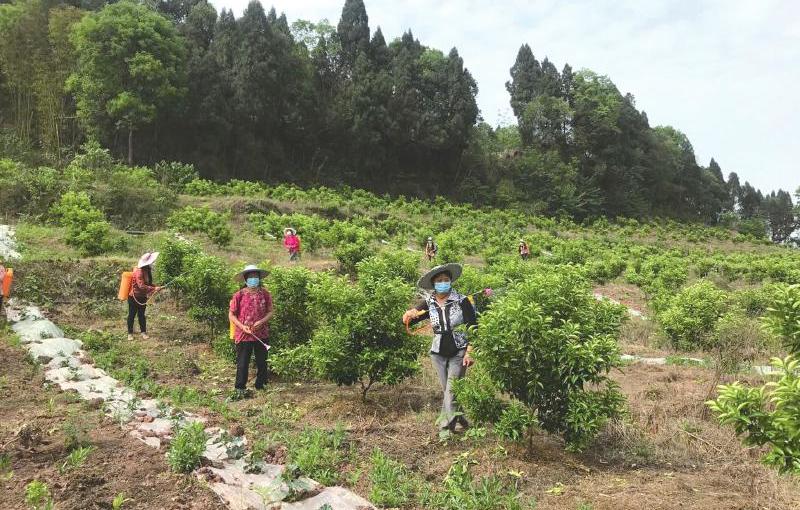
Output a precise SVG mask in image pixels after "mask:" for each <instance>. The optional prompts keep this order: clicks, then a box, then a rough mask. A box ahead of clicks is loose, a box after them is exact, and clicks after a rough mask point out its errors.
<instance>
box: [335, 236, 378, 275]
mask: <svg viewBox="0 0 800 510" xmlns="http://www.w3.org/2000/svg"><path fill="white" fill-rule="evenodd" d="M369 255H370V246H369V243H367V242H366V241H364V240H358V241H355V242H350V243H342V244H340V245H339V246H338V247H337V248H336V250H334V252H333V256H334V257H336V261H337V262H339V270H340V271H341V272H342V273H344V274H351V275H354V274H355V273H356V266H357V265H358V263H359V262H361V261H362V260H364V259H365V258H367V257H369Z"/></svg>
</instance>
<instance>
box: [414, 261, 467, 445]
mask: <svg viewBox="0 0 800 510" xmlns="http://www.w3.org/2000/svg"><path fill="white" fill-rule="evenodd" d="M459 276H461V266H460V265H459V264H444V265H441V266H436V267H434V268H433V269H431V270H430V271H428V272H427V273H425V274H424V275H423V276H422V278H420V279H419V281H418V282H417V286H419V287H420V288H422V289H424V290H426V291H431V292H430V295H429V296H428V298H427V299H425V301H423V302H422V303H420V304H419V305H418V306H416V307H415V308H412V309H410V310H408V311H406V312H405V313H404V314H403V322H405V323H406V324H407V325H410V324H413V323H416V322H420V321H422V320H425V319H430V321H431V327H432V329H433V342H432V343H431V348H430V355H431V362H432V363H433V367H434V368H435V369H436V372H437V373H438V375H439V382H440V383H441V385H442V391H443V393H444V395H443V398H442V412H441V414H440V417H439V419H438V421H437V425H438V426H439V427H440V429H441V431H442V432H444V433H448V432H453V431H454V430H455V427H456V424H461V426H462V427H464V428H466V427H468V426H469V424H468V423H467V420H466V419H465V418H464V415H463V414H462V413H461V412H460V408H459V406H458V403H457V402H456V401H455V398H454V397H453V390H452V381H453V379H460V378H461V377H464V374H465V372H466V369H467V367H469V366H470V365H472V358H471V356H470V354H469V353H470V351H471V350H472V348H471V347H470V345H469V342H468V339H467V334H466V333H465V332H463V331H455V328H456V327H458V326H460V325H462V324H463V325H465V326H467V327H471V326H475V325H476V324H477V319H476V315H475V307H473V306H472V302H470V300H469V298H467V297H466V296H464V295H462V294H459V293H458V292H457V291H456V290H455V289H453V287H452V284H453V282H455V281H456V280H457V279H458V277H459Z"/></svg>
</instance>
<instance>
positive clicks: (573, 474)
mask: <svg viewBox="0 0 800 510" xmlns="http://www.w3.org/2000/svg"><path fill="white" fill-rule="evenodd" d="M243 201H245V199H243V198H241V197H239V198H236V197H227V198H219V197H215V198H211V199H205V198H194V197H182V198H181V203H182V204H184V205H185V204H193V205H200V204H206V205H209V206H210V207H212V208H215V209H217V210H229V209H233V210H234V211H236V210H238V209H240V208H241V207H242V202H243ZM269 206H270V207H275V208H278V209H280V210H281V211H290V210H295V211H300V212H309V211H311V210H312V208H313V205H312V204H297V203H279V202H274V203H270V204H269ZM348 212H349V213H352V212H354V211H348ZM417 221H422V220H421V219H417ZM232 229H233V232H234V239H233V242H232V244H231V246H230V247H228V248H226V249H219V248H217V247H215V246H213V245H212V244H211V243H210V242H209V241H208V240H207V239H206V238H204V236H202V235H198V236H189V237H192V238H193V239H195V240H196V241H198V242H199V243H200V244H201V245H202V246H203V248H204V249H205V250H206V251H207V252H209V253H213V254H215V255H218V256H220V257H223V258H224V259H226V260H228V261H229V262H231V263H232V264H237V265H238V264H242V263H244V262H249V261H264V260H271V261H273V262H274V263H276V264H286V263H287V262H286V256H285V253H284V252H283V250H282V248H281V246H280V244H279V242H278V241H267V240H263V239H260V238H259V237H258V236H256V235H255V234H254V233H253V232H252V231H251V230H250V229H249V227H248V224H247V222H246V220H245V218H244V217H243V216H241V215H238V214H234V217H233V220H232ZM18 234H19V237H20V241H21V242H22V248H23V251H24V253H25V256H26V257H27V260H28V261H31V260H39V261H44V260H48V259H50V258H61V259H64V258H66V259H73V257H77V254H75V253H74V252H73V251H71V250H70V249H69V247H66V246H65V245H64V244H63V243H62V242H60V241H59V239H61V238H62V236H63V233H62V232H61V231H60V230H59V229H56V228H51V227H41V226H34V225H29V224H22V225H20V226H19V230H18ZM165 235H168V234H167V233H165V232H157V233H153V234H151V235H149V236H148V237H145V238H141V237H140V238H133V237H132V238H130V239H129V244H128V247H127V249H126V250H125V251H123V252H120V253H115V254H112V255H111V256H109V257H102V258H95V259H90V260H88V261H84V263H82V264H79V265H78V266H76V271H77V273H78V275H79V278H80V275H83V279H92V278H96V277H98V276H97V275H96V274H95V273H92V272H91V271H92V267H91V266H93V265H95V266H101V265H102V264H112V263H113V264H117V265H119V266H120V267H126V266H129V265H131V264H132V263H133V261H134V260H135V259H136V257H138V255H139V254H140V253H141V252H143V251H147V250H148V249H150V248H151V245H152V246H157V244H158V239H159V238H160V237H163V236H165ZM561 235H562V236H565V237H566V236H570V237H571V236H574V237H576V238H578V237H582V236H585V235H587V233H586V232H574V233H569V232H566V233H561ZM640 241H641V242H643V243H648V242H652V243H654V244H656V245H661V246H663V247H665V248H667V247H668V248H672V247H678V248H686V247H691V248H693V249H696V248H697V247H698V245H697V244H696V243H688V242H685V241H683V240H680V239H679V240H669V239H667V240H658V239H656V238H654V237H648V236H645V237H644V238H642V239H640ZM377 246H378V245H376V248H377ZM703 246H705V245H703ZM708 246H709V247H710V248H713V249H715V250H720V251H731V252H733V251H752V252H758V253H775V252H776V251H775V250H778V249H777V248H774V247H770V246H764V245H749V244H735V243H732V242H728V241H725V242H717V241H714V242H711V243H709V244H708ZM512 249H513V247H512ZM26 263H27V262H26ZM46 264H47V263H46V262H42V264H41V265H39V266H31V268H33V270H34V271H36V272H37V274H41V273H42V272H46V271H47V265H46ZM301 264H302V265H305V266H307V267H310V268H312V269H315V270H320V269H329V268H333V267H334V266H335V262H334V261H333V260H332V258H331V256H330V254H329V253H325V252H322V253H319V254H314V255H311V256H306V257H304V259H303V261H302V262H301ZM108 267H109V268H110V267H113V266H111V265H109V266H108ZM61 273H63V270H62V271H59V272H56V274H51V275H50V276H49V277H50V278H51V279H50V280H47V283H46V286H47V287H48V288H50V287H53V288H60V289H64V290H63V292H64V294H65V295H64V299H63V301H64V302H63V303H59V302H56V301H57V300H55V299H48V300H47V301H49V302H50V306H49V307H48V312H49V313H50V314H51V316H52V317H53V318H54V320H55V321H56V322H58V323H59V324H61V325H64V326H67V327H69V328H73V329H74V330H75V331H76V332H80V331H86V330H89V329H96V330H102V331H113V332H117V334H119V333H121V332H122V327H123V315H124V305H122V304H120V303H118V302H117V301H116V300H115V299H114V296H113V288H114V286H115V285H116V278H117V276H116V273H114V272H113V271H110V270H109V274H107V275H104V276H101V277H103V278H107V279H108V282H106V283H104V285H101V286H98V288H95V289H89V290H87V291H85V292H83V293H82V294H79V293H76V292H75V291H74V290H73V288H72V287H71V286H70V285H65V284H64V280H65V278H66V276H65V275H63V274H61ZM26 277H28V278H30V275H27V276H21V278H26ZM606 287H608V288H607V289H606V290H609V293H612V294H614V293H616V295H615V297H619V298H621V299H622V300H623V301H625V300H628V301H629V303H628V304H631V305H638V306H641V307H646V302H645V300H644V296H643V295H642V294H641V292H639V291H638V289H636V288H635V287H632V286H630V285H628V284H624V283H623V282H619V281H617V282H612V283H611V284H609V285H607V286H606ZM109 289H111V292H109ZM109 294H110V295H109ZM149 317H150V323H151V324H152V328H151V329H152V332H153V339H152V340H150V341H147V342H145V341H142V340H140V339H138V338H137V339H135V340H134V342H133V343H132V344H127V343H120V349H124V350H125V351H126V352H128V353H132V354H131V356H129V357H128V358H127V359H122V360H121V361H120V362H119V368H121V369H124V368H125V367H126V364H131V363H132V361H131V360H137V359H144V360H146V363H147V365H148V366H149V367H150V373H149V374H148V378H149V379H151V380H152V381H153V382H154V383H155V384H157V385H158V387H160V388H164V389H165V391H167V398H168V399H171V400H172V402H173V403H176V404H178V405H181V406H184V407H186V408H188V409H193V410H200V411H205V412H207V413H208V415H209V417H210V418H211V419H212V420H213V421H217V422H219V423H220V424H222V425H225V426H232V425H235V424H241V425H243V426H244V427H245V429H246V430H247V433H248V437H250V438H253V439H254V440H259V441H261V444H260V446H261V447H264V448H266V449H267V450H269V451H270V452H271V454H275V455H278V456H279V454H280V452H281V449H284V450H285V448H286V447H287V445H288V447H289V448H292V441H293V440H294V439H293V438H295V437H297V435H298V434H299V433H300V432H301V431H302V430H304V429H305V428H307V427H321V428H326V429H327V428H331V427H332V425H333V424H334V423H337V422H339V423H341V424H342V425H343V426H344V428H345V430H346V431H347V437H348V441H349V443H348V444H349V445H350V448H352V451H351V453H350V454H347V453H346V452H345V453H343V454H342V456H343V458H344V460H341V459H340V465H339V466H338V470H339V473H340V476H339V482H340V483H343V484H347V485H351V486H353V487H355V488H356V490H358V491H359V492H361V493H362V494H364V495H365V496H369V492H370V487H371V484H370V481H369V477H368V474H369V470H370V464H369V460H368V459H369V455H370V452H371V451H372V450H373V449H374V448H376V447H377V448H380V449H381V450H383V451H384V452H386V453H388V454H389V455H390V456H391V457H393V458H396V459H398V460H400V461H401V462H402V463H403V464H405V465H406V466H408V467H409V468H410V469H411V471H412V472H413V473H414V474H415V476H416V477H418V478H419V479H420V480H427V481H430V482H433V483H438V482H439V481H441V480H442V479H443V477H444V476H445V475H446V472H447V469H448V468H449V466H450V464H451V463H452V462H453V460H454V459H455V458H456V457H457V456H458V454H459V453H461V452H464V451H467V450H470V451H472V452H473V453H474V455H475V458H476V459H477V460H478V461H479V464H478V465H477V466H476V472H477V473H479V474H490V473H493V474H496V475H498V476H501V477H502V478H503V479H505V480H506V481H507V482H509V483H517V484H518V485H519V488H520V490H521V492H522V493H523V494H524V497H525V499H535V500H537V501H538V502H539V507H540V508H557V509H562V508H563V509H575V508H578V507H579V505H581V504H582V503H586V504H588V505H589V506H588V507H584V508H593V509H601V508H609V509H611V508H615V509H618V508H636V509H640V508H664V509H667V508H709V509H716V508H719V509H723V508H739V507H741V508H791V505H792V504H794V503H793V502H795V501H797V500H798V499H800V486H798V483H797V481H796V480H791V479H782V478H779V477H777V475H775V474H774V473H773V472H771V471H770V470H768V469H766V468H763V467H762V466H761V465H760V464H759V462H758V460H757V457H758V452H756V451H753V450H747V449H744V448H742V447H741V446H740V445H739V443H738V441H737V440H736V439H735V438H734V437H733V436H732V434H731V433H730V431H729V430H726V429H721V428H720V427H718V426H717V425H716V424H715V423H714V422H713V421H712V420H711V419H710V417H709V416H708V413H707V412H706V411H705V408H704V407H703V405H702V402H703V401H704V400H705V399H706V398H707V397H708V395H709V392H710V390H711V387H712V384H713V380H712V374H711V372H710V371H708V370H704V369H698V368H691V367H641V366H634V367H628V368H626V369H625V370H624V372H622V373H616V374H615V375H614V377H615V379H616V380H617V381H618V382H619V383H620V385H621V386H622V388H623V390H624V392H625V393H626V395H627V396H628V399H629V402H630V411H631V415H630V419H629V421H628V422H627V423H625V424H620V425H616V426H614V427H611V428H610V429H609V430H608V431H607V432H605V433H604V434H603V436H602V437H601V438H600V439H599V441H598V442H597V443H596V444H595V446H593V447H592V448H591V449H590V450H589V451H587V452H585V453H583V454H569V453H566V452H564V451H563V448H562V446H561V444H560V443H559V441H558V440H556V439H554V438H552V437H550V436H547V435H544V434H542V435H540V436H539V437H538V438H537V441H536V447H535V449H534V451H533V452H532V453H528V452H526V451H524V450H523V449H520V448H517V447H514V446H511V445H503V444H501V443H498V442H497V441H496V440H495V439H492V438H491V436H490V437H489V438H485V439H472V440H467V441H461V440H457V441H454V442H450V443H447V444H441V443H439V442H438V440H437V437H436V435H435V431H433V430H432V425H431V424H432V423H433V421H434V418H435V416H436V414H437V412H438V405H439V403H440V402H439V398H440V392H439V390H438V388H437V382H436V380H435V377H434V376H433V374H432V373H431V369H430V367H429V366H428V363H426V362H425V361H424V360H423V367H424V370H423V372H422V374H420V375H419V376H417V377H415V378H413V379H411V380H409V381H406V382H404V383H403V384H401V385H400V386H399V387H398V388H378V389H376V390H375V391H374V393H373V395H372V397H371V399H370V400H369V401H368V402H366V403H362V402H360V400H359V399H358V398H357V395H356V393H355V392H354V391H353V390H352V389H350V388H339V387H336V386H335V385H330V384H322V383H314V382H308V381H303V382H300V383H294V382H291V381H286V382H281V381H273V383H272V384H271V387H270V391H269V392H267V393H265V394H260V395H258V396H257V398H255V399H253V400H249V401H244V402H236V403H230V404H227V403H225V402H224V397H225V395H226V393H227V391H228V390H229V389H230V387H231V385H232V380H233V374H234V367H233V366H232V364H231V363H230V362H229V361H227V360H225V359H223V358H221V357H220V356H218V355H217V354H215V353H214V352H213V351H211V350H210V349H209V347H208V343H207V334H206V332H205V331H203V330H202V329H200V328H198V327H197V326H196V325H194V324H192V323H191V322H190V321H189V320H188V318H187V317H186V316H185V313H184V311H183V309H182V308H181V306H180V305H179V303H177V302H176V301H174V300H172V299H170V298H169V297H165V299H164V300H162V301H161V302H160V303H159V304H156V305H154V306H153V307H152V309H151V311H150V313H149ZM626 328H627V329H626V332H625V335H624V337H623V342H624V344H625V348H626V350H629V351H631V350H633V351H635V352H636V353H649V354H665V353H668V352H667V351H663V350H661V349H659V348H658V347H657V346H656V345H654V341H655V339H656V338H657V336H658V333H657V332H656V331H655V328H653V327H652V325H648V324H646V323H641V322H640V321H632V322H631V323H629V325H628V326H627V327H626ZM121 342H122V341H121ZM176 388H186V389H189V390H190V391H188V392H187V391H185V390H184V391H179V390H176ZM170 391H171V393H170ZM210 403H211V404H213V406H212V405H209V404H210ZM210 407H214V409H215V410H210ZM511 472H513V473H516V474H517V475H518V476H519V480H516V478H515V476H511V475H509V473H511ZM520 473H521V474H520ZM559 484H561V485H559ZM561 486H563V488H560V489H559V488H558V487H561ZM554 488H555V489H554Z"/></svg>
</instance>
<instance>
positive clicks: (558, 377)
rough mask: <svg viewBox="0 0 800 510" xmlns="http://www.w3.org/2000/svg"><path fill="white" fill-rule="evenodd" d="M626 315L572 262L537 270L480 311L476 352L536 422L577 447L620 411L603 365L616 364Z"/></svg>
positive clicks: (618, 398) (619, 397)
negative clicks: (598, 295)
mask: <svg viewBox="0 0 800 510" xmlns="http://www.w3.org/2000/svg"><path fill="white" fill-rule="evenodd" d="M624 316H625V311H624V308H623V307H621V306H618V305H613V304H611V303H608V302H605V301H597V300H595V299H594V298H593V296H592V295H591V292H590V287H589V285H588V282H587V281H586V280H585V279H583V278H582V277H581V276H580V274H579V271H578V270H577V269H575V268H570V267H561V268H546V269H541V270H539V271H538V272H536V273H534V274H531V275H529V276H528V277H527V278H526V279H525V280H524V281H522V282H519V283H517V284H515V285H514V286H512V287H511V288H510V289H509V290H508V292H507V293H506V294H505V295H504V296H502V297H500V298H498V299H497V301H495V303H493V304H492V306H491V307H490V308H489V310H488V311H486V312H484V314H483V315H482V317H481V323H480V326H479V328H478V335H477V337H476V338H475V339H474V341H473V343H474V345H475V348H476V359H477V360H478V363H480V364H482V365H483V366H484V368H485V370H486V372H487V373H488V374H489V376H490V377H491V378H492V380H494V381H495V383H496V384H497V385H498V387H499V388H500V389H501V391H503V392H505V393H508V394H509V395H511V396H512V397H513V398H514V399H516V400H518V401H519V402H520V403H522V404H524V405H525V406H526V407H527V408H528V409H529V414H530V415H531V416H533V415H534V414H535V416H536V417H537V422H538V425H540V426H541V427H543V428H544V429H545V430H547V431H549V432H551V433H558V434H561V435H562V436H563V437H564V438H565V440H566V442H567V444H568V446H569V447H570V448H572V449H580V448H582V447H584V446H585V445H586V444H587V443H588V442H589V441H590V440H591V439H592V438H593V437H594V435H595V434H596V433H597V432H598V430H599V429H600V427H602V426H603V424H604V423H605V422H606V421H607V420H608V419H609V418H613V417H615V416H616V415H618V413H619V412H620V411H621V407H622V403H623V397H622V395H621V393H620V392H619V390H618V389H617V387H616V386H615V385H614V384H612V381H610V379H609V378H608V372H609V371H610V370H611V369H612V368H614V367H618V366H620V365H621V361H620V355H619V346H618V345H617V338H618V336H619V330H620V325H621V323H622V320H623V317H624ZM582 416H585V418H582ZM529 432H531V430H530V429H529Z"/></svg>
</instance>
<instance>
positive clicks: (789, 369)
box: [707, 285, 800, 474]
mask: <svg viewBox="0 0 800 510" xmlns="http://www.w3.org/2000/svg"><path fill="white" fill-rule="evenodd" d="M764 323H765V326H766V328H767V329H769V330H770V331H771V332H773V333H774V334H776V335H779V336H780V337H781V338H782V339H783V341H784V343H785V345H786V347H787V348H788V350H789V352H790V355H789V356H786V357H785V358H783V359H780V358H773V359H772V361H771V364H772V366H773V367H774V368H775V370H776V371H777V373H778V375H779V378H778V379H777V380H776V381H772V382H768V383H767V384H765V385H764V386H762V387H760V388H759V387H751V386H748V385H745V384H742V383H740V382H734V383H733V384H729V385H721V386H719V396H718V397H717V398H716V400H711V401H709V402H707V405H708V406H709V407H710V408H711V410H712V411H714V413H715V414H716V415H717V419H718V420H719V421H720V423H722V424H723V425H730V426H732V427H733V429H734V431H735V432H736V435H737V436H741V437H742V441H743V442H744V444H746V445H748V446H767V447H768V448H769V450H768V452H767V454H766V455H765V456H764V458H763V459H762V460H763V461H764V463H765V464H767V465H769V466H772V467H774V468H776V469H778V471H780V472H781V473H794V474H800V285H785V286H782V287H779V288H778V289H777V290H776V292H775V294H774V298H773V302H772V304H771V306H770V307H769V308H768V315H767V317H766V318H765V321H764Z"/></svg>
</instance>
